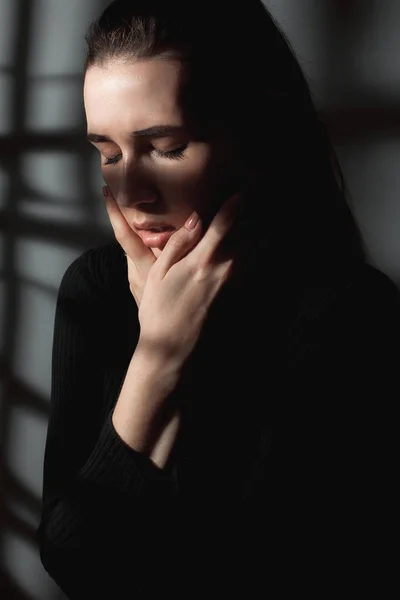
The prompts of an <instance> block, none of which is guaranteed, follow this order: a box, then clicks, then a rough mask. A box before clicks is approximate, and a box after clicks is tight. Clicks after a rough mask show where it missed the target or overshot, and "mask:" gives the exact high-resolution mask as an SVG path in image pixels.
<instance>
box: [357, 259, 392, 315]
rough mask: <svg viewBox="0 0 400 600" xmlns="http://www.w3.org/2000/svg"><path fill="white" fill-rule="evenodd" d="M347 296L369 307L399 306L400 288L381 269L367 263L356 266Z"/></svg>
mask: <svg viewBox="0 0 400 600" xmlns="http://www.w3.org/2000/svg"><path fill="white" fill-rule="evenodd" d="M348 292H349V297H350V298H354V299H358V300H360V301H361V302H362V304H369V305H371V307H374V306H376V307H379V306H381V305H382V304H383V305H385V306H386V307H394V308H396V307H399V302H400V289H399V287H398V286H397V285H396V284H395V283H394V281H393V280H392V279H391V278H390V277H389V276H388V275H386V274H385V273H383V271H381V270H380V269H378V268H377V267H374V266H372V265H370V264H368V263H364V264H362V265H360V266H359V267H358V269H356V270H355V272H354V273H353V277H352V278H351V280H350V284H349V288H348Z"/></svg>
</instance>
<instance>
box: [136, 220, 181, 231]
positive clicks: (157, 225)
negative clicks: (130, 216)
mask: <svg viewBox="0 0 400 600" xmlns="http://www.w3.org/2000/svg"><path fill="white" fill-rule="evenodd" d="M132 225H133V226H134V228H135V229H146V230H147V229H152V228H161V227H162V228H163V229H173V227H172V225H170V224H169V223H160V222H158V223H157V221H142V223H135V221H133V223H132Z"/></svg>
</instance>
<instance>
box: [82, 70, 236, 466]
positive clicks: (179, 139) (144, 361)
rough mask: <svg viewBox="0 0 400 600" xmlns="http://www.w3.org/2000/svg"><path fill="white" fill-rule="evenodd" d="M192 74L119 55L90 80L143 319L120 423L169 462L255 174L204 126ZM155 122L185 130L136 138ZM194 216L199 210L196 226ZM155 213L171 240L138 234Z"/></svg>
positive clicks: (130, 440) (91, 113)
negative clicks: (227, 244) (184, 379)
mask: <svg viewBox="0 0 400 600" xmlns="http://www.w3.org/2000/svg"><path fill="white" fill-rule="evenodd" d="M182 82H183V73H182V70H181V66H180V64H179V62H177V61H172V60H169V61H165V60H160V59H158V60H151V61H150V60H148V61H140V62H134V61H130V62H126V61H125V62H123V61H115V60H114V61H112V62H110V63H107V64H105V65H104V66H102V67H91V68H89V70H88V71H87V73H86V77H85V85H84V102H85V110H86V117H87V124H88V133H89V134H90V135H93V134H97V135H98V136H103V138H104V136H107V138H108V139H107V140H104V139H99V138H97V140H96V141H94V145H95V147H96V148H97V149H98V150H99V151H100V154H101V161H102V172H103V177H104V180H105V182H106V184H107V186H105V188H104V190H105V191H106V192H107V193H106V194H105V198H106V207H107V211H108V214H109V217H110V221H111V224H112V226H113V229H114V232H115V236H116V239H117V241H118V242H119V243H120V245H121V246H122V248H123V249H124V250H125V253H126V255H127V262H128V279H129V283H130V289H131V292H132V295H133V296H134V298H135V300H136V303H137V305H138V308H139V321H140V325H141V333H140V338H139V342H138V345H137V348H136V350H135V352H134V355H133V357H132V360H131V364H130V367H129V369H128V372H127V375H126V378H125V381H124V385H123V388H122V390H121V394H120V397H119V398H118V401H117V404H116V407H115V410H114V413H113V423H114V427H115V429H116V431H117V433H118V434H119V435H120V437H121V438H122V439H123V440H124V441H125V442H126V443H127V444H128V445H130V446H131V447H132V448H135V449H137V450H139V451H142V452H146V453H147V454H148V456H149V457H150V458H151V459H152V460H153V461H154V462H155V463H156V464H157V465H158V466H160V467H164V466H165V464H166V462H167V460H168V457H169V455H170V452H171V450H172V448H173V445H174V441H175V438H176V435H177V431H178V429H179V425H180V410H179V408H176V407H173V408H172V411H171V410H167V412H165V407H164V410H162V407H163V405H164V403H165V401H166V398H168V396H169V393H170V390H171V389H173V388H174V386H175V385H176V383H177V381H178V380H179V377H180V371H181V368H182V365H183V364H184V363H185V361H186V359H187V357H188V356H189V355H190V353H191V352H192V349H193V347H194V345H195V344H196V341H197V339H198V337H199V334H200V331H201V329H202V326H203V323H204V320H205V318H206V315H207V312H208V309H209V307H210V305H211V303H212V302H213V299H214V298H215V296H216V295H217V293H218V291H219V289H220V288H221V286H222V285H224V283H225V282H226V280H227V278H228V277H229V276H230V273H231V269H232V265H233V257H232V256H229V255H228V256H225V257H222V258H221V257H219V259H216V258H217V249H218V247H219V245H220V243H221V241H222V240H223V239H224V238H225V236H226V235H227V233H228V232H229V231H230V230H231V229H232V226H233V224H234V223H235V220H236V219H237V217H238V215H240V206H241V202H240V197H241V196H240V194H238V193H233V194H232V191H234V190H235V185H236V184H237V181H238V177H239V180H240V179H241V178H242V177H243V176H244V172H243V170H242V167H241V164H240V161H239V160H238V158H237V155H236V153H235V144H234V143H232V139H230V138H229V137H228V136H226V135H213V136H212V138H209V139H200V137H199V135H198V134H197V135H196V134H194V133H193V130H192V128H191V127H190V126H189V123H188V122H187V120H186V118H185V111H184V108H183V107H182V106H181V104H180V102H179V98H180V91H181V86H182ZM155 126H173V127H175V128H179V129H178V130H174V132H173V133H172V134H169V135H168V136H164V137H160V136H158V137H157V136H154V135H153V136H152V137H149V136H143V135H142V136H132V135H131V132H132V131H137V130H143V129H148V128H150V127H155ZM165 152H169V153H171V154H169V155H165ZM177 153H178V156H179V158H177V157H176V156H175V155H176V154H177ZM110 159H111V161H112V164H104V163H105V162H110ZM235 182H236V183H235ZM192 214H194V215H195V216H198V217H199V218H198V220H197V223H195V224H194V226H193V227H192V228H189V226H188V223H187V220H188V217H190V215H192ZM144 219H151V220H155V221H163V222H166V223H168V224H169V225H172V226H173V227H175V229H176V231H175V233H174V234H173V235H172V237H171V238H170V239H169V241H168V243H167V244H166V246H165V247H164V248H162V249H160V248H151V249H150V248H147V247H146V246H145V245H144V244H143V242H142V240H141V239H140V238H139V236H138V235H136V230H135V225H134V224H133V223H134V221H137V222H139V223H140V222H142V221H143V220H144ZM138 382H140V385H139V383H138ZM166 382H167V383H166ZM161 414H162V415H163V416H162V418H160V415H161Z"/></svg>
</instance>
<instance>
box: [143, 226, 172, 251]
mask: <svg viewBox="0 0 400 600" xmlns="http://www.w3.org/2000/svg"><path fill="white" fill-rule="evenodd" d="M174 231H175V229H173V228H171V227H170V228H169V229H167V230H166V231H160V232H159V233H157V232H155V231H149V230H148V229H138V230H137V232H136V233H137V235H138V236H139V237H140V239H141V240H142V242H143V244H144V245H145V246H147V247H148V248H158V249H159V250H163V249H164V247H165V245H166V243H167V242H168V240H169V238H170V237H171V235H172V234H173V233H174Z"/></svg>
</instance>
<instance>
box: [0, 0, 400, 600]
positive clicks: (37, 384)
mask: <svg viewBox="0 0 400 600" xmlns="http://www.w3.org/2000/svg"><path fill="white" fill-rule="evenodd" d="M105 4H106V2H104V1H99V0H84V1H83V2H82V0H68V1H66V0H31V1H29V0H0V344H1V347H0V486H1V488H0V489H1V492H0V536H1V537H0V544H1V546H0V551H1V560H0V597H1V598H2V600H12V599H13V598H25V599H35V600H48V599H49V600H50V599H52V600H53V599H54V600H55V599H56V598H60V599H61V598H62V597H63V596H62V594H60V593H59V592H58V591H57V587H56V586H55V585H54V584H53V583H52V581H51V580H50V578H49V577H48V576H47V574H46V573H45V571H44V570H43V568H42V566H41V563H40V561H39V557H38V552H37V548H36V546H35V543H34V539H33V531H34V529H35V527H36V526H37V524H38V519H39V509H40V492H41V485H42V461H43V451H44V442H45V433H46V425H47V418H48V402H49V393H50V367H51V364H50V358H51V344H52V334H53V319H54V310H55V302H56V294H57V289H58V286H59V283H60V280H61V277H62V275H63V273H64V271H65V269H66V268H67V266H68V264H70V262H71V261H72V260H73V259H74V258H75V257H76V256H78V255H79V254H80V253H81V252H82V251H83V250H85V249H86V248H89V247H90V246H92V245H95V244H97V243H98V242H101V241H102V240H103V239H105V238H106V236H110V235H111V229H110V226H109V224H108V220H107V215H106V212H105V209H104V206H103V201H102V197H101V189H100V188H101V185H102V178H101V174H100V170H99V165H98V159H97V156H96V153H95V151H94V150H93V149H92V148H91V147H89V145H88V144H87V143H85V142H83V141H82V139H83V136H82V134H83V133H84V130H85V123H84V116H83V107H82V97H81V95H82V94H81V87H82V61H83V57H84V40H83V36H84V32H85V30H86V26H87V24H88V23H89V21H90V20H91V18H93V17H94V16H95V15H96V14H97V12H98V11H99V10H100V9H101V8H102V7H104V6H105ZM266 4H267V6H268V7H270V8H271V10H272V12H273V14H274V15H275V16H276V17H277V19H278V21H279V22H280V24H281V25H282V27H283V29H284V30H285V31H286V33H287V35H288V37H289V39H290V40H291V42H292V45H293V46H294V49H295V50H296V51H297V53H298V56H299V59H300V62H301V63H302V65H303V67H304V69H305V71H306V74H307V75H308V78H309V81H310V84H311V86H312V89H313V91H314V94H315V99H316V102H317V104H318V106H319V107H320V108H321V110H322V111H323V112H324V114H325V116H326V119H327V122H328V123H329V126H330V128H331V132H332V137H333V140H334V143H335V146H336V148H337V151H338V154H339V158H340V161H341V164H342V168H343V171H344V174H345V176H346V178H347V182H348V185H349V188H350V192H351V197H352V203H353V206H354V210H355V212H356V215H357V217H358V219H359V221H360V224H361V227H362V230H363V233H364V235H365V237H366V241H367V244H368V247H369V250H370V255H371V262H373V263H375V264H376V265H377V266H379V267H380V268H381V269H382V270H383V271H385V272H386V273H388V274H389V275H391V276H392V277H393V279H394V280H395V281H396V282H397V283H400V260H399V258H400V241H399V240H400V236H399V229H400V227H399V217H400V215H399V211H400V208H399V203H398V202H397V201H396V200H397V195H398V194H399V190H400V185H399V184H400V169H399V166H400V112H399V110H398V108H397V106H398V105H399V103H400V49H399V48H398V31H399V28H400V2H396V1H395V0H385V1H384V2H382V1H380V2H378V1H377V0H375V1H373V0H363V1H360V0H342V1H339V0H336V1H334V0H324V1H323V2H322V1H321V0H269V1H268V2H266ZM7 581H12V582H13V589H14V591H11V588H9V589H8V588H7V589H8V591H6V587H5V586H6V585H7V583H6V582H7ZM2 582H3V583H2ZM2 586H3V588H2Z"/></svg>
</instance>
